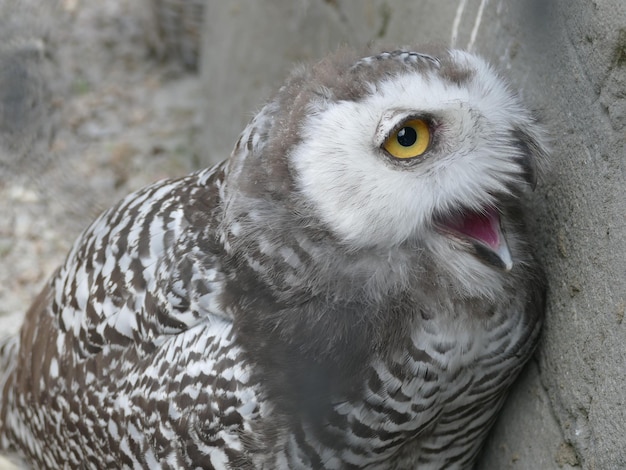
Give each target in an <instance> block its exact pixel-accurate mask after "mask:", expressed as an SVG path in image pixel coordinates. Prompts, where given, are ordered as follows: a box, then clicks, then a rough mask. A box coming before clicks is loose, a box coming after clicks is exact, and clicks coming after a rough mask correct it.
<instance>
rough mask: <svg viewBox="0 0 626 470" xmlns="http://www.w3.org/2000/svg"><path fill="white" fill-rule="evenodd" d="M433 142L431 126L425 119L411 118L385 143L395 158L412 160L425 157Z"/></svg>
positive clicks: (386, 148) (385, 146)
mask: <svg viewBox="0 0 626 470" xmlns="http://www.w3.org/2000/svg"><path fill="white" fill-rule="evenodd" d="M430 141H431V133H430V126H429V125H428V123H427V122H426V121H425V120H424V119H419V118H411V119H407V120H406V121H404V122H403V123H402V124H400V125H399V126H398V127H397V128H396V129H395V130H394V131H393V132H392V133H391V134H389V137H387V138H386V139H385V142H383V148H384V149H385V150H386V151H387V153H389V155H391V156H392V157H394V158H399V159H403V160H406V159H411V158H415V157H419V156H421V155H423V154H424V153H425V152H426V150H428V146H429V145H430Z"/></svg>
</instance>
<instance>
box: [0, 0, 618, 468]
mask: <svg viewBox="0 0 626 470" xmlns="http://www.w3.org/2000/svg"><path fill="white" fill-rule="evenodd" d="M432 42H436V43H443V44H444V45H448V46H450V47H458V48H462V49H468V50H471V51H473V52H476V53H479V54H481V55H483V56H484V57H486V58H487V59H488V60H489V61H490V62H491V63H492V64H493V65H494V66H495V67H496V68H497V69H499V70H500V72H501V73H502V74H503V75H504V76H505V77H507V78H508V79H509V80H510V82H511V84H512V86H513V87H515V88H516V89H518V90H519V92H520V94H521V96H522V98H523V99H524V101H525V102H526V103H528V104H529V105H530V106H531V107H532V108H534V109H536V110H537V112H538V114H539V116H541V118H542V120H543V121H544V122H545V123H546V125H547V126H548V128H549V130H550V132H551V134H552V136H553V158H552V162H551V165H550V168H549V169H548V171H547V172H546V174H545V177H544V179H543V181H541V182H540V185H539V188H538V190H537V191H536V193H535V194H533V195H532V197H529V201H528V203H529V205H530V206H531V211H530V214H531V215H530V220H529V223H530V224H531V227H532V228H533V233H534V236H535V239H536V243H537V247H538V252H539V256H540V257H541V258H542V260H543V262H544V265H545V268H546V271H547V274H548V279H549V283H550V286H549V287H550V292H549V298H548V312H547V321H546V326H545V329H544V334H543V339H542V344H541V346H540V349H539V351H538V353H537V355H536V358H535V359H534V360H533V361H531V363H530V364H529V366H528V367H527V369H526V371H525V372H524V373H523V375H522V377H521V378H520V380H519V381H518V383H517V385H516V387H515V389H514V391H513V393H512V395H511V397H510V399H509V401H508V403H507V405H506V407H505V410H504V412H503V414H502V416H501V417H500V419H499V421H498V423H497V425H496V428H495V429H494V432H493V433H492V436H491V438H490V440H489V442H488V443H487V446H486V449H485V454H484V456H483V459H482V461H481V463H480V465H479V468H480V469H485V470H489V469H516V470H526V469H528V470H531V469H532V470H536V469H572V468H582V469H594V470H599V469H619V468H626V324H625V323H624V313H625V310H626V191H624V187H625V186H626V163H625V162H626V150H625V148H626V4H625V3H624V1H623V0H593V1H592V0H551V1H543V0H361V1H358V2H357V1H351V0H254V1H252V0H228V1H226V0H222V1H218V0H107V1H105V2H102V1H98V0H54V1H53V0H49V1H47V2H41V1H38V0H0V335H6V334H11V333H13V332H15V331H17V329H18V328H19V324H20V321H21V317H22V315H23V313H24V312H25V310H26V309H27V307H28V305H29V303H30V301H31V300H32V299H33V298H34V296H35V295H36V294H37V292H38V290H39V289H40V288H41V286H42V284H43V283H44V282H45V281H46V279H47V278H48V277H49V276H50V275H51V274H52V273H53V272H54V270H55V269H56V267H58V266H59V264H61V263H62V262H63V258H64V257H65V254H66V253H67V251H68V250H69V248H70V245H71V243H72V242H73V240H74V239H75V237H76V236H77V235H78V234H79V233H80V231H81V230H82V229H83V228H84V227H85V226H86V225H87V224H88V223H89V222H90V221H91V220H92V219H93V218H94V217H95V216H96V215H97V214H98V213H99V212H100V211H101V210H103V209H105V208H107V207H109V206H110V205H111V204H113V203H114V202H115V201H117V200H118V199H119V198H121V197H122V196H124V195H125V194H128V193H129V192H131V191H133V190H135V189H138V188H140V187H142V186H144V185H146V184H149V183H150V182H152V181H155V180H157V179H161V178H165V177H171V176H179V175H183V174H186V173H188V172H190V171H193V170H194V169H198V168H202V167H206V166H209V165H212V164H213V163H215V162H218V161H220V160H222V159H224V158H226V157H227V156H228V154H229V153H230V150H231V148H232V146H233V144H234V142H235V141H236V140H237V135H238V134H239V132H240V131H241V130H242V129H243V127H244V126H245V124H246V122H247V121H248V120H249V119H250V118H251V117H252V116H253V114H254V113H255V111H256V110H258V109H259V108H260V107H261V105H262V104H263V102H264V101H265V100H266V99H267V98H268V97H269V96H270V95H271V94H272V92H273V91H274V90H276V89H277V88H278V87H279V86H280V84H281V82H282V81H283V79H284V78H285V76H286V74H287V73H288V72H289V70H290V69H291V68H292V67H293V66H294V65H295V64H297V63H300V62H307V61H311V60H315V59H318V58H320V57H322V56H323V55H325V54H326V53H327V52H328V51H332V50H334V49H336V48H337V47H338V46H339V45H342V44H348V45H351V46H355V47H364V46H366V45H368V44H371V43H381V44H387V45H389V46H390V47H393V46H399V45H415V44H420V43H432ZM5 466H6V468H11V467H10V466H9V464H8V463H3V462H0V468H5Z"/></svg>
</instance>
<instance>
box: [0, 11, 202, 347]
mask: <svg viewBox="0 0 626 470" xmlns="http://www.w3.org/2000/svg"><path fill="white" fill-rule="evenodd" d="M29 1H30V3H32V4H37V3H39V2H36V1H35V0H29ZM8 3H10V2H8ZM19 3H20V8H14V9H12V10H11V15H10V19H11V22H12V23H13V25H14V27H13V29H12V35H13V37H14V38H13V44H14V47H13V48H12V49H10V48H8V47H5V46H3V49H4V50H3V49H0V66H6V63H7V62H9V61H11V63H12V64H13V63H17V64H16V66H15V67H14V69H16V71H15V73H13V74H12V76H11V77H9V78H6V79H5V80H4V81H2V76H1V75H0V87H3V88H4V91H3V93H4V94H0V103H1V104H0V110H1V109H4V113H3V114H2V115H3V117H2V118H0V119H1V120H0V221H1V222H0V317H1V318H2V322H1V323H0V335H3V334H5V333H6V332H8V331H9V330H11V331H12V330H14V329H15V328H17V326H18V317H19V316H20V315H21V314H22V313H23V312H24V310H25V309H26V308H27V306H28V304H29V302H30V300H31V299H32V298H33V296H34V295H35V293H36V292H37V291H38V290H39V288H40V287H41V285H42V283H43V282H44V281H45V280H46V279H47V278H48V277H49V276H50V275H51V273H52V272H53V270H54V269H55V267H57V266H58V265H59V264H60V263H61V262H62V260H63V256H64V254H65V253H66V252H67V250H68V248H69V246H70V244H71V243H72V241H73V239H74V238H75V237H76V236H77V235H78V233H79V232H80V230H82V229H83V228H84V227H85V226H86V224H87V223H89V221H90V220H91V219H93V217H94V216H95V215H97V214H98V213H99V212H100V211H101V210H102V209H104V208H107V207H108V206H110V205H111V204H112V203H113V202H115V201H116V200H117V199H119V198H120V197H122V196H124V195H125V194H127V193H129V192H131V191H133V190H134V189H137V188H139V187H141V186H144V185H146V184H148V183H150V182H152V181H154V180H157V179H160V178H164V177H169V176H177V175H182V174H185V173H188V172H189V171H190V170H191V169H192V168H193V167H195V166H197V164H198V162H197V161H194V158H195V157H194V151H193V150H192V148H193V140H194V138H195V129H197V127H198V120H199V118H198V113H197V109H196V102H197V97H196V94H197V88H198V79H197V78H196V76H194V75H192V74H190V73H187V72H184V71H183V70H181V69H179V68H178V67H177V66H175V65H173V64H168V63H162V62H159V61H157V60H156V59H154V58H152V57H151V56H150V55H149V51H148V48H147V46H146V41H145V37H146V35H147V34H148V32H147V31H146V28H147V26H146V23H145V21H144V19H145V18H144V15H145V5H143V6H142V2H137V1H136V0H135V1H132V0H107V1H106V2H99V1H97V0H74V1H70V0H66V1H64V2H62V3H61V4H59V5H57V7H56V8H54V9H52V8H43V7H39V6H33V7H32V8H30V9H26V8H23V5H24V4H25V3H28V2H24V1H20V2H19ZM1 8H3V7H2V3H0V9H1ZM4 8H5V10H4V11H2V10H0V11H2V12H3V13H4V12H6V8H7V7H6V5H5V6H4ZM20 14H23V15H25V16H26V15H32V14H35V15H41V16H43V17H44V18H40V21H41V23H38V22H33V21H32V17H30V18H22V20H20V18H19V15H20ZM3 16H4V15H3ZM20 21H22V23H21V24H22V25H23V28H22V27H20ZM3 22H4V19H3V20H0V26H1V27H2V28H0V31H4V32H6V30H7V28H6V27H5V26H6V25H5V24H3ZM35 23H37V24H35ZM28 41H30V42H28ZM24 44H26V46H24ZM29 48H30V49H29ZM31 49H33V50H31ZM24 50H26V52H24ZM2 52H4V55H2ZM27 54H31V56H32V57H24V56H25V55H27ZM5 69H6V67H5ZM26 69H29V70H28V71H26ZM5 75H6V74H5ZM24 82H27V83H28V84H29V86H30V88H34V89H36V90H37V93H38V94H37V96H35V98H33V93H32V90H30V89H25V90H21V91H22V92H23V93H22V94H20V93H15V92H13V91H12V90H14V89H15V87H16V86H17V85H19V84H20V83H24ZM23 88H24V87H23ZM18 91H19V90H18ZM25 95H28V96H25ZM29 100H30V101H29ZM32 100H36V101H37V102H34V103H33V102H31V101H32ZM31 108H38V115H41V116H40V119H39V121H41V122H39V123H33V121H34V119H31V118H32V116H31V115H32V114H33V113H32V112H31V111H28V110H29V109H31ZM16 109H17V111H18V112H20V110H21V109H25V110H26V111H23V113H22V114H24V113H26V115H25V116H24V121H27V122H25V123H23V124H20V125H18V124H15V120H16V119H17V118H19V113H16ZM28 113H30V114H28ZM35 120H36V119H35ZM37 124H41V125H42V126H44V127H50V126H52V127H54V129H53V130H49V129H45V130H44V131H42V130H41V129H39V127H42V126H38V125H37ZM17 127H20V128H21V129H23V130H22V132H21V133H20V134H19V135H16V134H18V131H17V129H16V128H17ZM33 141H35V142H33ZM7 147H8V148H7ZM8 319H10V321H8Z"/></svg>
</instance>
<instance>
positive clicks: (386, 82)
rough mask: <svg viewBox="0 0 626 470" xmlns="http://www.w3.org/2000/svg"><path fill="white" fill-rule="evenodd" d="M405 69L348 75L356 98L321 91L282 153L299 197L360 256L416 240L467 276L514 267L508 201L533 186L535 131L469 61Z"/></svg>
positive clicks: (459, 56)
mask: <svg viewBox="0 0 626 470" xmlns="http://www.w3.org/2000/svg"><path fill="white" fill-rule="evenodd" d="M396 54H397V55H396V57H394V56H393V55H388V56H387V57H383V58H380V56H378V57H377V58H373V59H370V60H371V61H372V62H374V63H375V67H376V68H377V69H380V68H381V67H384V65H385V64H384V62H385V61H389V62H391V61H393V60H396V61H399V60H401V58H400V57H399V54H400V53H396ZM405 54H406V53H405ZM426 57H428V56H426ZM404 64H405V65H406V66H405V67H397V68H395V69H394V70H393V71H391V72H390V73H387V74H385V73H380V72H379V73H377V74H376V77H375V78H374V79H371V80H369V79H368V76H367V74H366V73H363V72H361V74H360V75H358V77H356V76H355V79H360V80H363V83H362V84H361V87H362V89H363V90H364V91H363V92H362V95H361V96H359V97H358V98H357V99H335V97H334V96H333V93H332V92H330V91H328V90H325V89H323V88H320V89H319V90H318V93H317V94H316V95H315V97H314V98H313V99H311V100H310V102H309V103H308V105H307V106H308V112H307V115H306V118H304V119H303V122H302V124H301V126H300V129H299V132H300V140H299V142H298V143H297V144H296V145H294V147H293V148H292V149H291V151H290V152H289V158H290V163H291V165H292V167H293V170H294V171H293V172H294V174H295V180H296V184H295V185H296V188H297V191H299V192H300V193H301V194H302V196H303V198H304V200H306V201H307V202H308V203H309V205H310V207H311V210H313V211H314V212H315V213H317V215H318V216H319V218H320V219H321V220H323V221H324V223H325V224H326V226H327V227H328V228H329V229H330V230H331V231H332V232H333V233H334V234H335V235H336V236H337V237H338V238H339V239H340V240H342V241H343V242H344V243H346V244H347V245H350V246H352V247H355V248H357V249H358V248H365V247H381V248H391V247H394V246H399V245H402V244H406V243H414V244H415V245H416V246H422V247H426V248H427V249H428V250H430V251H431V252H432V253H435V254H436V255H437V257H438V258H439V260H441V261H442V263H443V264H447V265H450V266H449V267H450V268H451V269H454V270H455V271H458V269H461V270H462V271H465V273H466V274H467V276H466V277H469V278H473V277H477V276H480V275H481V273H482V275H487V276H489V275H490V273H492V272H493V270H494V269H495V270H500V271H501V270H505V271H506V270H510V269H511V268H512V266H513V263H514V259H513V258H514V255H513V254H512V248H513V247H512V246H511V244H515V243H517V242H516V240H509V239H507V236H506V233H505V227H506V225H507V222H506V221H505V220H503V219H504V218H506V209H507V207H506V205H507V204H509V203H510V201H512V200H515V198H516V197H517V196H518V195H519V191H520V190H522V189H523V188H524V187H525V186H528V185H533V182H534V178H535V167H536V160H537V159H539V158H541V157H542V154H543V153H544V146H543V144H542V138H543V136H542V135H541V131H540V130H539V129H538V128H536V126H535V124H534V120H533V118H532V117H531V116H530V114H529V113H528V112H527V111H526V110H525V109H524V108H523V107H522V106H521V105H520V103H519V102H518V100H517V98H516V96H515V95H514V94H512V93H511V92H510V91H509V90H508V88H507V87H506V85H505V84H504V83H503V82H502V80H501V79H500V78H499V77H498V76H497V75H496V74H495V73H494V71H493V70H491V69H490V68H489V66H487V65H486V64H485V63H484V62H483V61H482V60H480V59H478V58H477V57H475V56H473V55H470V54H467V53H463V52H460V51H451V52H449V53H447V55H446V56H445V57H442V58H439V59H435V58H429V60H421V61H420V60H418V61H415V62H414V63H410V62H408V61H406V60H405V61H404ZM358 66H359V67H362V68H367V67H368V66H369V64H362V63H361V64H360V65H358ZM352 70H354V66H353V69H352ZM345 73H346V74H349V73H350V70H348V71H346V72H345ZM472 280H474V279H472Z"/></svg>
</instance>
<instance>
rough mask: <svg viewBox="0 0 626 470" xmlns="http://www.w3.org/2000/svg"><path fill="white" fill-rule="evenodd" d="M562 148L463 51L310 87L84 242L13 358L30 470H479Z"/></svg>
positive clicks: (379, 57)
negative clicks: (544, 169) (534, 212)
mask: <svg viewBox="0 0 626 470" xmlns="http://www.w3.org/2000/svg"><path fill="white" fill-rule="evenodd" d="M545 153H546V151H545V147H544V135H543V132H542V130H541V128H540V126H538V125H537V123H536V121H535V119H534V118H533V117H532V115H531V114H530V113H529V112H528V111H527V110H526V109H525V108H524V107H523V106H522V105H521V104H520V101H519V99H518V98H517V97H516V96H515V94H514V93H512V92H511V91H510V90H509V88H508V87H507V86H506V85H505V84H504V83H503V81H502V80H501V79H500V78H499V77H498V76H497V75H496V73H495V72H494V71H493V70H492V69H491V68H490V67H489V66H487V65H486V64H485V63H484V62H483V61H482V60H480V59H479V58H477V57H475V56H473V55H470V54H468V53H464V52H460V51H445V50H443V51H435V52H432V53H430V54H424V53H417V52H411V51H408V50H398V51H394V52H382V53H379V54H375V55H371V56H369V57H366V58H362V59H358V58H357V56H356V55H354V54H353V53H351V52H348V51H345V50H342V51H339V52H337V53H336V54H334V55H333V56H331V57H329V58H327V59H325V60H323V61H322V62H320V63H318V64H316V65H314V66H312V67H302V68H300V69H298V70H296V71H295V72H294V73H293V74H292V76H291V77H290V78H289V79H288V81H287V83H286V84H285V85H284V86H283V87H282V88H281V89H280V91H279V92H278V94H277V95H276V97H275V98H274V99H273V100H272V101H270V102H269V103H268V104H267V105H266V106H265V107H264V108H263V109H262V110H261V111H260V113H259V114H258V115H257V116H256V117H255V118H254V119H253V120H252V122H251V123H250V124H249V126H248V127H247V128H246V129H245V130H244V132H243V134H242V136H241V138H240V139H239V141H238V143H237V145H236V147H235V149H234V151H233V153H232V155H231V157H230V158H229V159H228V160H226V161H225V162H223V163H221V164H219V165H217V166H215V167H214V168H211V169H207V170H203V171H199V172H197V173H194V174H192V175H189V176H186V177H183V178H179V179H175V180H167V181H162V182H158V183H155V184H153V185H152V186H149V187H147V188H145V189H143V190H140V191H138V192H136V193H134V194H131V195H130V196H128V197H127V198H125V199H124V200H122V201H121V202H120V203H119V204H117V205H116V206H115V207H113V208H111V209H110V210H108V211H106V212H105V213H104V214H103V215H102V216H100V218H98V219H97V220H96V221H95V222H94V223H93V224H92V225H91V226H90V227H89V228H88V229H87V230H86V231H85V232H84V233H83V235H82V236H81V237H80V238H79V239H78V240H77V242H76V243H75V245H74V247H73V249H72V250H71V252H70V253H69V255H68V257H67V260H66V262H65V264H64V265H63V266H62V267H61V268H60V269H59V270H58V271H57V273H56V274H55V275H54V276H53V277H52V279H51V280H50V282H49V283H48V284H47V285H46V286H45V288H44V289H43V291H42V292H41V294H40V295H39V297H38V298H37V299H36V300H35V302H34V303H33V305H32V307H31V308H30V310H29V311H28V313H27V315H26V318H25V321H24V325H23V327H22V330H21V332H20V334H19V337H14V338H10V339H8V340H6V341H5V343H4V344H3V346H2V350H1V351H2V353H1V354H2V355H1V358H2V369H1V370H2V374H3V375H2V376H1V378H2V380H3V382H2V383H3V387H2V396H1V406H2V408H1V410H0V444H1V447H2V448H3V449H4V451H5V452H12V453H13V454H14V455H16V456H19V457H20V458H22V459H24V461H26V462H27V463H29V464H30V465H33V466H34V467H36V468H42V467H47V468H60V467H63V466H64V465H68V466H69V467H79V466H84V467H85V468H106V467H112V466H118V467H119V466H122V467H128V468H142V467H147V468H159V467H160V468H183V467H185V468H196V467H202V468H236V469H246V468H247V469H253V468H255V469H256V468H262V469H276V468H281V469H282V468H293V469H297V468H329V469H341V468H370V469H377V468H380V469H383V468H385V469H386V468H397V469H405V468H420V469H422V468H426V469H434V468H444V467H445V468H470V467H471V466H472V464H473V462H474V461H475V459H476V456H477V454H478V452H479V450H480V447H481V444H482V442H483V440H484V438H485V436H486V434H487V432H488V431H489V428H490V426H491V425H492V424H493V422H494V420H495V417H496V413H497V410H498V409H499V408H500V406H501V405H502V402H503V400H504V399H505V396H506V391H507V389H508V387H509V386H510V385H511V383H512V382H513V380H514V379H515V377H516V376H517V374H518V373H519V371H520V369H521V368H522V366H523V365H524V363H525V362H526V361H527V360H528V358H529V357H530V355H531V353H532V351H533V350H534V348H535V346H536V343H537V336H538V333H539V329H540V325H541V317H542V310H543V287H542V284H543V278H542V276H541V271H540V269H539V267H538V265H537V263H536V261H535V260H534V258H533V256H532V254H531V252H530V247H529V244H528V242H527V240H526V238H527V237H526V235H525V232H524V228H523V220H522V217H521V211H522V204H521V202H520V195H521V193H522V192H523V191H524V190H525V188H526V187H528V186H533V185H534V182H535V173H536V168H537V166H538V165H539V164H540V163H541V160H543V159H544V158H545Z"/></svg>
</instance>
